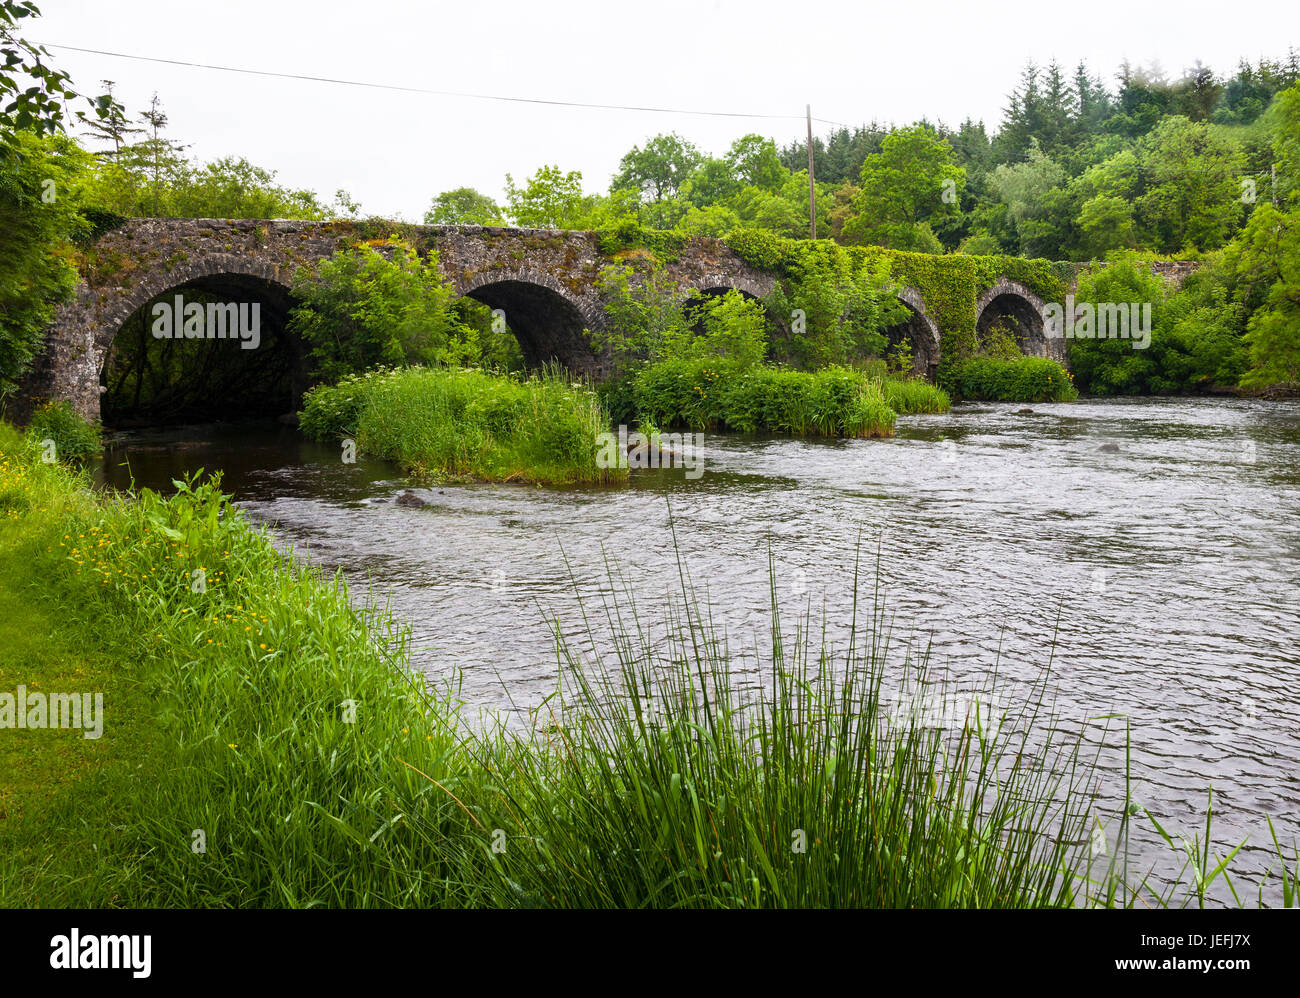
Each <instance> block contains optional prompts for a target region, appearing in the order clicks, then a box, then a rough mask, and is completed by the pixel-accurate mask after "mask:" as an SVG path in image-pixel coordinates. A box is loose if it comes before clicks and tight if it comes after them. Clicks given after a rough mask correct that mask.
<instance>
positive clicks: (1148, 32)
mask: <svg viewBox="0 0 1300 998" xmlns="http://www.w3.org/2000/svg"><path fill="white" fill-rule="evenodd" d="M37 4H38V6H39V7H40V8H41V10H42V13H43V14H44V16H43V17H42V18H41V19H40V20H37V21H35V22H32V26H31V27H29V28H28V29H26V31H25V34H26V35H27V37H28V38H29V39H30V40H32V41H36V42H41V43H44V44H47V45H52V44H64V45H73V46H80V47H85V48H95V49H104V50H109V51H114V52H125V53H129V54H133V55H147V56H155V57H162V58H167V59H177V60H184V61H191V62H204V63H215V64H219V65H226V66H236V67H240V68H249V69H260V70H271V71H275V72H284V73H297V74H304V75H312V76H328V77H336V78H342V79H348V80H360V81H365V82H372V83H387V84H393V85H399V86H409V87H421V88H428V89H437V90H453V91H472V92H477V93H489V94H499V95H506V96H522V97H534V98H546V99H554V100H569V101H581V102H591V103H603V104H623V105H653V106H657V107H673V108H690V109H697V110H708V111H741V112H749V113H758V114H778V115H779V114H788V115H791V116H794V117H800V116H802V114H803V110H804V105H805V104H806V103H811V104H812V108H813V114H814V117H818V118H823V119H829V120H832V121H836V122H841V123H844V124H848V125H856V124H860V123H863V122H869V121H871V120H873V119H876V120H879V121H881V122H891V121H892V122H899V123H904V122H909V121H912V120H914V119H916V118H920V117H923V116H924V117H928V118H930V119H931V120H942V121H945V122H947V123H949V124H957V123H959V122H960V121H961V120H962V119H963V118H965V117H967V116H970V117H972V118H975V119H977V120H978V119H981V118H982V119H983V120H984V121H985V123H986V125H987V126H988V127H989V129H990V131H992V130H993V129H994V128H995V127H996V124H997V122H998V121H999V119H1000V116H1001V110H1002V107H1003V105H1004V103H1005V97H1006V94H1007V93H1008V92H1009V91H1010V89H1011V88H1012V87H1013V86H1014V85H1015V83H1016V81H1017V79H1018V77H1019V74H1020V71H1021V69H1022V67H1023V66H1024V63H1025V61H1026V60H1027V59H1030V58H1032V59H1034V60H1035V61H1037V62H1039V63H1046V62H1047V61H1048V60H1050V59H1051V58H1053V57H1055V58H1057V59H1058V60H1060V61H1061V62H1062V63H1063V64H1064V65H1065V66H1066V67H1067V68H1069V69H1072V68H1073V66H1074V65H1075V63H1077V62H1078V61H1079V59H1080V58H1086V59H1087V61H1088V63H1089V65H1090V67H1091V68H1092V70H1093V71H1094V72H1095V73H1099V74H1100V75H1101V76H1102V77H1103V78H1104V79H1105V80H1106V82H1107V83H1108V84H1109V83H1110V82H1111V80H1112V78H1113V75H1114V72H1115V70H1116V69H1117V68H1118V66H1119V63H1120V62H1121V60H1122V59H1124V58H1128V59H1129V60H1130V61H1131V62H1133V63H1140V64H1145V63H1148V62H1150V61H1151V60H1158V61H1159V63H1160V65H1161V66H1162V67H1163V68H1164V70H1165V71H1166V72H1167V73H1168V74H1169V76H1170V77H1175V76H1177V75H1178V74H1179V73H1180V72H1181V70H1182V69H1183V68H1184V67H1186V66H1189V65H1191V64H1192V63H1193V61H1195V60H1196V59H1200V60H1201V61H1202V62H1204V63H1206V64H1207V65H1210V66H1212V67H1213V68H1214V69H1215V70H1216V71H1219V72H1225V71H1228V70H1231V69H1232V68H1233V67H1234V66H1235V64H1236V61H1237V59H1238V58H1239V57H1242V56H1244V57H1246V58H1248V59H1250V60H1251V61H1254V60H1256V59H1258V58H1259V57H1261V56H1264V57H1267V58H1271V59H1277V58H1282V57H1284V56H1285V54H1286V51H1287V48H1288V46H1290V45H1296V46H1297V47H1300V31H1298V30H1297V28H1300V3H1295V2H1294V0H1282V2H1278V0H1263V2H1254V3H1251V4H1244V5H1238V6H1234V5H1229V4H1224V3H1222V2H1217V3H1214V2H1201V0H1181V2H1179V3H1177V4H1171V3H1150V4H1148V5H1146V6H1145V7H1144V6H1140V5H1139V4H1137V3H1135V2H1133V0H1118V2H1117V0H1086V2H1085V0H1076V2H1074V3H1069V4H1063V3H1053V2H1051V0H1038V2H1026V3H1015V2H1009V0H1003V2H997V0H976V2H970V3H962V2H957V0H950V2H947V3H943V2H935V0H906V2H899V0H890V2H885V3H880V2H869V3H853V2H848V0H842V2H839V3H830V2H822V0H801V2H788V0H787V2H782V3H774V2H769V0H752V2H743V3H742V2H733V0H697V2H680V0H654V2H649V3H619V2H617V0H606V2H551V3H541V2H536V0H534V2H531V3H529V2H518V0H479V2H477V3H475V2H459V3H444V2H427V3H422V2H400V0H353V2H347V3H342V2H338V0H216V2H215V3H213V2H205V3H198V2H194V0H114V2H107V0H37ZM52 55H53V56H54V61H55V64H56V65H57V66H59V67H60V68H63V69H66V70H67V71H69V72H70V73H71V74H72V76H73V80H74V82H75V83H76V84H77V86H78V87H79V89H81V91H82V92H88V93H92V94H93V93H98V92H100V91H99V87H98V83H99V81H100V80H101V79H112V80H115V81H117V84H118V89H117V94H118V97H119V99H120V100H121V101H122V102H123V103H124V104H125V105H126V106H127V108H128V110H130V111H131V112H133V113H134V112H137V111H139V110H141V109H143V108H145V107H147V106H148V103H149V98H150V96H151V95H152V93H153V92H154V91H155V90H156V91H157V92H158V94H159V96H160V98H161V100H162V102H163V106H164V110H165V112H166V113H167V114H168V116H169V118H170V126H169V127H170V133H171V137H172V138H174V139H177V140H180V141H185V142H189V143H191V144H192V148H191V149H190V153H191V154H192V155H195V156H198V157H200V158H202V159H205V160H206V159H213V158H216V157H218V156H222V155H242V156H246V157H247V158H248V159H250V160H252V161H253V162H254V163H256V164H258V165H259V166H263V167H267V168H268V169H274V170H276V171H278V177H277V180H278V181H279V182H280V183H282V184H285V185H287V186H292V187H307V188H310V189H313V190H315V191H317V193H318V194H320V195H321V196H322V198H323V200H326V201H328V200H331V199H332V197H333V194H334V191H335V190H336V189H338V188H340V187H341V188H344V189H346V190H348V191H349V192H351V194H352V196H353V197H354V198H356V199H358V200H359V201H360V202H361V204H362V208H363V211H364V212H365V213H367V214H378V215H385V216H388V217H393V218H401V217H404V218H406V219H407V220H410V221H419V220H420V219H421V218H422V216H423V213H424V210H425V209H426V208H427V207H428V204H429V202H430V200H431V199H432V198H433V196H434V195H435V194H437V193H438V192H440V191H443V190H447V189H450V188H453V187H460V186H470V187H476V188H478V189H479V190H481V191H483V192H485V193H487V194H490V195H491V196H493V197H495V198H497V199H498V200H500V199H501V194H502V186H503V184H504V179H505V174H506V173H507V172H510V173H511V174H513V176H514V178H515V180H516V182H518V181H520V180H521V179H522V178H523V177H525V176H527V175H529V174H531V173H532V172H533V171H534V170H535V169H536V168H537V167H539V166H541V165H543V164H545V163H555V164H558V165H559V166H560V167H562V168H563V169H565V170H580V171H582V174H583V179H584V184H585V186H586V188H587V189H588V190H589V191H592V192H596V191H604V190H606V189H607V187H608V183H609V178H610V176H611V175H612V174H613V173H614V171H615V170H616V168H617V165H618V160H619V158H620V157H621V156H622V155H623V153H625V152H626V151H627V150H628V149H630V148H631V147H632V146H633V145H636V144H640V143H643V142H644V141H645V139H646V138H648V137H650V136H652V135H655V134H657V133H659V132H668V131H676V132H678V133H679V134H680V135H682V136H684V137H685V138H687V139H689V140H690V141H692V142H694V143H696V144H697V145H698V146H699V147H700V148H702V149H703V150H704V151H706V152H714V153H718V154H720V153H722V152H724V151H725V150H726V148H727V146H728V145H729V144H730V143H731V141H732V139H734V138H736V137H737V136H740V135H743V134H745V133H746V132H750V131H756V132H759V133H761V134H765V135H770V136H772V137H773V138H775V139H776V140H777V143H778V145H785V144H787V143H788V142H790V141H792V140H794V139H798V138H800V137H801V136H802V135H803V128H804V126H803V122H802V121H801V120H790V121H747V120H744V119H738V118H706V117H698V116H691V115H677V114H651V113H644V112H624V111H603V110H588V109H576V108H558V107H545V106H541V105H532V104H511V103H503V102H498V101H485V100H468V99H460V98H451V97H438V96H429V95H416V94H402V93H394V92H391V91H383V90H371V89H362V88H357V87H348V86H339V85H336V84H329V83H313V82H305V81H296V80H282V79H272V78H265V77H255V76H244V75H236V74H232V73H222V72H216V71H212V70H206V69H192V68H183V67H179V66H165V65H160V64H157V63H148V62H136V61H128V60H124V59H115V58H109V57H106V56H100V55H90V54H83V53H78V52H68V51H64V50H52ZM828 128H829V126H828V125H826V124H816V123H814V129H815V131H816V132H817V134H824V133H825V132H826V131H827V130H828Z"/></svg>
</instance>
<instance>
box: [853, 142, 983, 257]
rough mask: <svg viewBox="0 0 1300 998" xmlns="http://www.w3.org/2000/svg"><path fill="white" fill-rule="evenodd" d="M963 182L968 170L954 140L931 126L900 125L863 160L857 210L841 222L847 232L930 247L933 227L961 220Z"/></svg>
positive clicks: (898, 244) (855, 236)
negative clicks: (957, 154) (939, 134)
mask: <svg viewBox="0 0 1300 998" xmlns="http://www.w3.org/2000/svg"><path fill="white" fill-rule="evenodd" d="M965 183H966V171H965V170H963V169H962V168H961V167H960V166H957V165H956V163H955V162H954V158H953V151H952V146H950V145H949V144H948V143H947V142H945V141H943V140H942V139H939V138H938V137H937V136H936V135H935V133H934V131H933V129H931V128H929V127H927V126H924V125H913V126H911V127H909V128H900V129H898V130H897V131H895V132H894V133H893V134H891V135H890V136H889V137H888V138H886V139H885V141H884V144H883V147H882V148H881V151H880V152H879V153H875V154H873V155H871V156H868V157H867V158H866V160H865V161H864V162H863V164H862V185H861V186H862V192H861V193H860V194H859V195H858V198H857V201H856V203H855V207H856V208H857V212H858V214H857V216H856V217H855V218H852V219H850V220H849V221H848V222H847V223H846V224H845V226H844V235H845V238H846V239H848V240H851V241H855V242H864V243H874V244H877V245H881V246H890V247H893V248H895V249H918V250H922V251H934V247H935V246H937V244H938V240H937V239H936V238H935V234H934V231H933V229H935V228H942V227H944V226H945V225H951V224H954V223H956V222H958V221H959V220H960V212H959V207H958V206H959V204H960V200H961V192H962V188H963V187H964V185H965Z"/></svg>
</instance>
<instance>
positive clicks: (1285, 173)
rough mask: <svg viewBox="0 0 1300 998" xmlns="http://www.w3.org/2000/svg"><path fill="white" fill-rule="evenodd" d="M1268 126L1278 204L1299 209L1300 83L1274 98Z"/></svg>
mask: <svg viewBox="0 0 1300 998" xmlns="http://www.w3.org/2000/svg"><path fill="white" fill-rule="evenodd" d="M1269 123H1270V125H1271V127H1272V131H1273V162H1274V164H1275V165H1276V168H1277V198H1278V201H1279V202H1280V203H1282V204H1291V205H1297V206H1300V84H1296V85H1295V86H1292V87H1288V88H1287V89H1286V90H1283V91H1282V92H1281V93H1279V94H1278V95H1277V97H1276V99H1275V100H1274V102H1273V106H1272V108H1271V109H1270V111H1269Z"/></svg>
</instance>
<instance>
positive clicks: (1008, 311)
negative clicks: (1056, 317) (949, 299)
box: [975, 281, 1050, 357]
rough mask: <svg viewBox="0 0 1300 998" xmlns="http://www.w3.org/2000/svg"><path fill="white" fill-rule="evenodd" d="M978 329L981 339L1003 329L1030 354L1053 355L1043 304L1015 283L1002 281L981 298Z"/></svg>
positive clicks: (1021, 350) (1024, 351)
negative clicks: (1044, 318)
mask: <svg viewBox="0 0 1300 998" xmlns="http://www.w3.org/2000/svg"><path fill="white" fill-rule="evenodd" d="M975 329H976V331H977V332H978V333H979V336H980V339H981V341H983V340H985V338H986V337H988V336H990V335H992V334H993V333H994V331H995V330H998V329H1001V330H1003V331H1004V332H1006V333H1007V334H1009V335H1010V336H1011V337H1012V338H1013V339H1014V340H1015V341H1016V346H1018V347H1019V348H1020V352H1021V353H1023V354H1025V355H1026V356H1030V357H1047V356H1050V353H1049V349H1048V343H1047V336H1046V329H1045V324H1044V321H1043V303H1042V302H1041V301H1039V300H1038V298H1037V297H1036V296H1035V295H1033V294H1032V293H1031V292H1029V291H1028V290H1027V289H1025V288H1023V287H1021V286H1019V285H1016V284H1014V283H1012V282H1009V281H1000V282H998V284H997V285H995V286H994V287H993V288H991V289H990V290H989V291H987V292H985V294H984V295H983V296H982V297H981V307H980V311H979V316H978V318H977V319H976V322H975Z"/></svg>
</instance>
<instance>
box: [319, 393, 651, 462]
mask: <svg viewBox="0 0 1300 998" xmlns="http://www.w3.org/2000/svg"><path fill="white" fill-rule="evenodd" d="M301 425H302V428H303V430H304V432H306V433H308V434H309V435H311V436H313V437H315V438H317V439H323V440H324V439H337V438H338V437H340V436H352V437H354V438H355V439H356V442H357V446H358V448H360V449H361V450H362V451H364V452H366V453H368V454H371V455H373V456H375V457H380V458H385V459H388V460H392V461H395V462H397V463H398V464H400V465H402V466H403V467H404V468H406V469H407V470H408V471H410V472H411V473H412V474H414V475H415V476H416V477H420V478H424V479H427V480H444V479H446V480H480V481H495V482H529V483H539V484H543V483H544V484H570V483H603V482H609V481H613V480H617V479H620V478H622V477H624V476H626V474H627V471H626V469H619V468H602V467H600V466H599V464H598V462H597V450H598V440H597V438H598V436H599V434H601V433H602V432H604V431H605V430H606V429H607V428H608V421H607V418H606V415H605V413H604V412H603V410H602V408H601V404H600V401H599V399H598V398H597V397H596V393H595V392H594V391H592V390H591V389H590V388H588V387H587V386H585V385H581V384H572V383H570V381H569V379H568V377H567V375H565V374H564V373H563V372H561V371H559V370H546V371H543V372H541V373H540V374H534V375H531V376H529V377H527V378H525V379H517V378H513V377H509V376H506V375H499V374H491V373H488V372H485V371H480V370H474V369H464V368H441V367H439V368H421V367H411V368H400V369H394V370H378V371H372V372H370V373H368V374H363V375H358V376H353V377H349V378H345V379H344V380H343V381H341V382H339V384H337V385H334V386H325V385H323V386H320V387H317V388H315V389H313V390H312V391H311V392H309V393H308V394H307V396H306V398H305V399H304V402H303V414H302V424H301Z"/></svg>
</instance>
